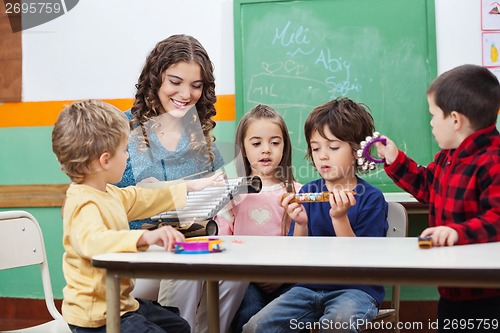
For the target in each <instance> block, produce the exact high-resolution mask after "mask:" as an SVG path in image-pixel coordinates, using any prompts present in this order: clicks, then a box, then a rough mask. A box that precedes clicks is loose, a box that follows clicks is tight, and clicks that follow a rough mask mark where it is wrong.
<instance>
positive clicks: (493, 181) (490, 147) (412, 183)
mask: <svg viewBox="0 0 500 333" xmlns="http://www.w3.org/2000/svg"><path fill="white" fill-rule="evenodd" d="M384 169H385V171H386V173H387V175H388V176H389V177H391V179H392V180H393V181H394V182H395V183H396V184H397V185H398V186H399V187H401V188H402V189H404V190H405V191H407V192H409V193H411V194H412V195H413V196H414V197H415V198H416V199H417V200H418V201H420V202H423V203H428V204H429V225H430V226H431V227H434V226H448V227H450V228H453V229H455V230H456V231H457V232H458V236H459V239H458V244H460V245H462V244H473V243H486V242H497V241H500V135H499V133H498V130H497V129H496V127H495V125H493V126H490V127H487V128H484V129H482V130H479V131H477V132H475V133H473V134H472V135H470V136H469V137H467V138H466V139H465V140H464V141H463V142H462V143H461V144H460V146H459V147H458V148H457V149H452V150H441V151H440V152H438V153H437V154H436V156H435V159H434V162H432V163H430V164H429V165H428V166H427V167H424V166H419V165H417V163H416V162H415V161H413V160H411V159H410V158H408V157H407V156H406V155H405V154H404V153H403V152H401V151H400V152H399V154H398V157H397V158H396V160H395V161H394V162H393V163H392V164H391V165H385V166H384ZM438 289H439V293H440V295H441V296H442V297H443V298H446V299H449V300H472V299H482V298H487V297H494V296H500V289H479V288H446V287H439V288H438Z"/></svg>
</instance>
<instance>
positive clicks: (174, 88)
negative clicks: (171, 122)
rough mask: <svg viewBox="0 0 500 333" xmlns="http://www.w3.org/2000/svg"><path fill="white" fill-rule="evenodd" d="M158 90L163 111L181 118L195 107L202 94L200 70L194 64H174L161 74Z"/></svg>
mask: <svg viewBox="0 0 500 333" xmlns="http://www.w3.org/2000/svg"><path fill="white" fill-rule="evenodd" d="M162 80H163V81H162V84H161V86H160V89H159V90H158V97H159V98H160V102H161V105H162V107H163V109H164V110H165V111H166V112H167V113H169V115H171V116H173V117H178V118H181V117H183V116H184V115H185V114H186V112H187V111H188V110H189V109H190V108H191V107H192V106H193V105H195V104H196V103H197V102H198V100H199V99H200V97H201V94H202V93H203V80H202V77H201V68H200V66H199V65H198V64H197V63H195V62H189V63H188V62H179V63H176V64H174V65H172V66H170V67H169V68H167V70H166V71H165V72H164V73H163V75H162Z"/></svg>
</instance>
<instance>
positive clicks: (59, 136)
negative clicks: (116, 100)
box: [52, 100, 130, 183]
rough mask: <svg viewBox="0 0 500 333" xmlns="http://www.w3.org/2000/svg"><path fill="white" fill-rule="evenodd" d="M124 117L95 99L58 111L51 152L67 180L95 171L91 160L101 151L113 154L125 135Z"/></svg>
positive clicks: (79, 178)
mask: <svg viewBox="0 0 500 333" xmlns="http://www.w3.org/2000/svg"><path fill="white" fill-rule="evenodd" d="M129 134H130V127H129V124H128V121H127V118H126V116H125V115H124V114H123V113H122V112H121V111H120V110H118V109H117V108H116V107H114V106H112V105H110V104H108V103H104V102H102V101H99V100H87V101H79V102H74V103H73V104H71V105H70V106H68V107H66V108H65V109H64V110H62V111H61V113H60V114H59V117H58V118H57V121H56V123H55V125H54V129H53V130H52V151H53V152H54V154H56V156H57V160H58V161H59V163H60V164H61V170H62V171H63V172H64V173H66V174H67V175H68V177H69V178H70V179H71V181H73V182H75V183H81V182H82V181H83V180H84V178H85V176H86V175H88V174H91V173H93V172H95V170H92V168H91V162H92V161H94V160H96V159H98V158H99V157H100V156H101V155H102V154H103V153H106V152H107V153H109V154H110V155H111V156H113V155H114V154H115V152H116V149H117V147H118V145H119V144H120V141H121V140H123V139H126V138H128V136H129Z"/></svg>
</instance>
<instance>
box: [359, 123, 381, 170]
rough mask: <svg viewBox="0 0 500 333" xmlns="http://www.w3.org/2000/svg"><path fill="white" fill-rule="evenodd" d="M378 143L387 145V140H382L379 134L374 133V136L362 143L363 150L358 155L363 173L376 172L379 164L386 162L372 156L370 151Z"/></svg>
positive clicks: (368, 137)
mask: <svg viewBox="0 0 500 333" xmlns="http://www.w3.org/2000/svg"><path fill="white" fill-rule="evenodd" d="M376 142H382V143H383V144H384V145H385V144H386V143H387V140H386V139H385V138H381V137H380V133H379V132H374V133H373V136H367V137H366V139H365V141H361V143H360V146H361V149H359V150H358V151H357V152H356V155H357V156H358V166H359V167H360V168H361V171H363V172H369V171H370V170H375V168H376V164H377V163H384V162H385V159H378V158H375V157H373V156H372V155H371V154H370V149H371V147H372V145H373V144H375V143H376Z"/></svg>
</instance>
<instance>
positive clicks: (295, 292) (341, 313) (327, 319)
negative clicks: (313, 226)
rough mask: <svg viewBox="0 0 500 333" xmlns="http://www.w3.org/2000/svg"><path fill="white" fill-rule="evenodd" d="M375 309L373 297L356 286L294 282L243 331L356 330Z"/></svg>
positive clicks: (245, 332)
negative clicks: (321, 287) (319, 286)
mask: <svg viewBox="0 0 500 333" xmlns="http://www.w3.org/2000/svg"><path fill="white" fill-rule="evenodd" d="M377 313H378V305H377V302H376V301H375V299H373V297H371V296H370V295H369V294H367V293H365V292H364V291H361V290H358V289H344V290H334V291H331V290H311V289H308V288H305V287H300V286H294V287H293V288H292V289H290V290H289V291H288V292H286V293H284V294H283V295H281V296H280V297H278V298H276V299H275V300H274V301H272V302H271V303H269V304H268V305H267V306H266V307H265V308H264V309H262V310H261V311H260V312H259V313H257V314H256V315H255V316H253V317H252V318H251V319H250V321H249V322H248V323H247V324H246V325H245V326H243V333H253V332H256V333H278V332H301V331H303V330H306V331H307V330H308V329H311V328H316V329H319V331H320V332H359V331H360V329H361V328H363V326H364V325H365V324H366V322H368V321H372V320H373V318H375V316H376V315H377Z"/></svg>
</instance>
